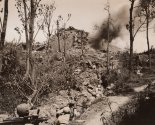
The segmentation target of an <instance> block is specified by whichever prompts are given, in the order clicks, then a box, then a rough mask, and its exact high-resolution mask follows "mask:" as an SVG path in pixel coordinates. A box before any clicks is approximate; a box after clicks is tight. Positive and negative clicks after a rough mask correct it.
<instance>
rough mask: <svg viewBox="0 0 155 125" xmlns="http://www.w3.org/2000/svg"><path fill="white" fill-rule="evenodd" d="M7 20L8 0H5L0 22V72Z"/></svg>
mask: <svg viewBox="0 0 155 125" xmlns="http://www.w3.org/2000/svg"><path fill="white" fill-rule="evenodd" d="M7 21H8V0H5V2H4V18H3V24H2V22H1V26H2V27H1V28H2V29H1V32H0V33H1V34H0V35H1V36H0V72H1V71H2V57H3V48H4V42H5V36H6V28H7Z"/></svg>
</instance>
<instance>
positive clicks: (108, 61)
mask: <svg viewBox="0 0 155 125" xmlns="http://www.w3.org/2000/svg"><path fill="white" fill-rule="evenodd" d="M108 13H109V17H108V43H107V73H108V74H109V63H110V60H109V44H110V32H109V28H110V27H109V24H110V12H109V10H108Z"/></svg>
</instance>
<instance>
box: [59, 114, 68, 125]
mask: <svg viewBox="0 0 155 125" xmlns="http://www.w3.org/2000/svg"><path fill="white" fill-rule="evenodd" d="M69 120H70V114H65V115H60V116H59V117H58V121H59V123H60V124H68V123H69Z"/></svg>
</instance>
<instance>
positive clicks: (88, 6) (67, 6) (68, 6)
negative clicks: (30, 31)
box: [0, 0, 155, 51]
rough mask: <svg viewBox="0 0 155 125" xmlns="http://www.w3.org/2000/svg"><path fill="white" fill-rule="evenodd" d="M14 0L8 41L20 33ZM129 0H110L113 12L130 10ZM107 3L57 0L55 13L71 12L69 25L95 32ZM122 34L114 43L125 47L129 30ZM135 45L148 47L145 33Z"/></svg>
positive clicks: (102, 18)
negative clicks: (16, 29)
mask: <svg viewBox="0 0 155 125" xmlns="http://www.w3.org/2000/svg"><path fill="white" fill-rule="evenodd" d="M14 1H15V0H9V19H8V21H9V22H8V28H7V34H6V40H7V41H11V40H13V39H14V38H18V34H17V33H16V32H15V30H14V28H15V27H17V26H18V27H20V26H21V24H20V21H19V19H18V16H17V10H16V8H15V6H14V5H15V2H14ZM42 1H43V2H44V3H47V4H50V3H53V0H42ZM128 1H129V0H110V6H111V13H112V14H115V15H117V12H119V11H120V12H121V11H123V12H122V13H124V11H126V10H127V12H128V9H129V2H128ZM105 3H106V0H55V6H56V11H55V14H54V15H55V17H57V16H58V15H62V16H63V17H67V14H68V13H71V14H72V16H71V19H70V20H69V22H68V25H71V26H73V27H75V28H77V29H84V30H86V31H88V32H90V34H93V33H94V32H93V26H94V25H95V24H101V23H102V22H103V21H104V19H105V18H106V12H105V10H104V7H105ZM0 4H2V3H0ZM0 6H2V5H0ZM122 7H124V9H122V10H120V8H122ZM120 12H119V13H120ZM122 15H123V14H122ZM118 18H119V17H118ZM126 18H127V19H128V13H127V14H126ZM153 32H154V31H153ZM122 34H123V35H122V36H121V37H119V38H116V39H115V40H114V41H113V44H115V45H117V46H119V47H125V46H126V45H128V44H129V36H128V31H125V30H124V32H123V33H122ZM23 36H24V34H23ZM153 36H155V35H154V34H153V33H152V34H151V38H150V40H151V45H152V44H154V45H155V42H154V41H155V38H154V37H153ZM23 40H24V39H23ZM42 40H44V35H42V33H40V34H39V35H38V37H37V41H42ZM135 46H136V47H135V50H137V51H141V50H143V49H146V48H147V47H146V40H145V36H144V33H141V34H140V35H139V36H137V38H136V42H135Z"/></svg>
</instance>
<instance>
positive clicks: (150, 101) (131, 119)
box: [119, 93, 155, 125]
mask: <svg viewBox="0 0 155 125" xmlns="http://www.w3.org/2000/svg"><path fill="white" fill-rule="evenodd" d="M138 103H139V106H138V107H137V109H136V111H135V112H134V113H133V114H132V115H126V116H125V117H124V118H123V119H122V120H121V122H120V123H119V125H155V93H151V94H150V95H149V96H148V97H147V98H142V99H140V100H139V102H138Z"/></svg>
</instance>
